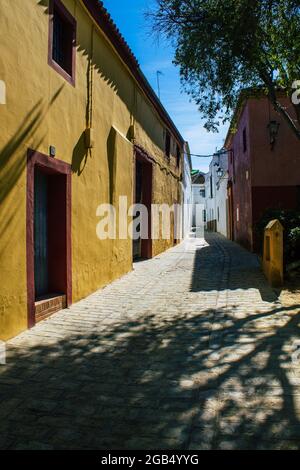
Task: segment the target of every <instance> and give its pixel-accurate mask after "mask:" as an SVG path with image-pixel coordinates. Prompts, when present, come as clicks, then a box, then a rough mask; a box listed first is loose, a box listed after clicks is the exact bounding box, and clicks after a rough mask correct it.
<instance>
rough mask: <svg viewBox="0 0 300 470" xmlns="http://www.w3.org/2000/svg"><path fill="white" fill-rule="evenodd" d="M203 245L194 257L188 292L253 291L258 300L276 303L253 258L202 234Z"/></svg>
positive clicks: (219, 238)
mask: <svg viewBox="0 0 300 470" xmlns="http://www.w3.org/2000/svg"><path fill="white" fill-rule="evenodd" d="M212 240H213V243H212ZM205 242H206V244H207V246H206V247H204V248H203V247H201V246H200V248H198V249H197V250H196V253H195V258H194V267H193V275H192V282H191V292H203V291H211V290H217V291H219V290H225V289H229V290H230V291H231V292H234V291H236V290H244V291H247V292H248V291H249V289H251V290H252V291H253V290H255V289H256V290H257V291H258V292H260V295H261V299H262V300H264V301H266V302H274V301H276V300H277V298H278V295H277V294H276V292H275V291H273V290H272V289H270V287H269V286H268V284H267V282H266V280H265V277H264V275H263V273H262V271H261V268H260V263H259V260H258V258H257V256H256V255H254V254H253V253H250V252H249V251H247V250H245V249H244V248H242V247H240V246H237V245H236V244H234V243H232V242H231V241H229V240H227V239H224V238H223V237H220V236H218V235H212V234H210V233H206V236H205Z"/></svg>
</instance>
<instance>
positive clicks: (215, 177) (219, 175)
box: [205, 151, 228, 237]
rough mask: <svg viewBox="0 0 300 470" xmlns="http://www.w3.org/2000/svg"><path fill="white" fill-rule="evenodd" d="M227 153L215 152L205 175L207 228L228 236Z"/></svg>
mask: <svg viewBox="0 0 300 470" xmlns="http://www.w3.org/2000/svg"><path fill="white" fill-rule="evenodd" d="M227 183H228V154H227V153H226V152H225V151H220V152H218V153H216V155H215V156H214V157H213V159H212V161H211V164H210V166H209V172H208V173H207V174H206V175H205V194H206V198H205V209H206V224H207V229H208V230H211V231H214V232H218V233H220V234H222V235H224V237H227V236H228V197H227Z"/></svg>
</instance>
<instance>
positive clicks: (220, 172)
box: [217, 167, 224, 178]
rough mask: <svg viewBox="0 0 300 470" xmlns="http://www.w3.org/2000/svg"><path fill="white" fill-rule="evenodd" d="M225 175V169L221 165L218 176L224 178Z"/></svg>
mask: <svg viewBox="0 0 300 470" xmlns="http://www.w3.org/2000/svg"><path fill="white" fill-rule="evenodd" d="M223 175H224V171H223V169H222V168H221V167H219V168H218V169H217V176H218V178H222V177H223Z"/></svg>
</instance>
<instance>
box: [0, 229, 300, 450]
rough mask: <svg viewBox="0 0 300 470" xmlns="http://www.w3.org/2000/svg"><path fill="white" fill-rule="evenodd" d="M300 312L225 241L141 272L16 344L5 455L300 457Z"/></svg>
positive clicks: (196, 244) (6, 404) (1, 400)
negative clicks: (140, 452)
mask: <svg viewBox="0 0 300 470" xmlns="http://www.w3.org/2000/svg"><path fill="white" fill-rule="evenodd" d="M299 303H300V302H299ZM299 308H300V305H294V306H293V305H292V306H291V307H286V308H283V307H282V306H281V304H280V302H279V301H278V299H277V296H276V294H275V292H273V290H272V289H271V288H269V287H268V285H267V283H266V281H265V279H264V276H263V274H262V273H261V271H260V269H259V264H258V261H257V258H256V257H255V256H254V255H252V254H250V253H248V252H247V251H245V250H243V249H242V248H240V247H239V246H238V245H236V244H234V243H232V242H230V241H228V240H226V239H224V238H222V237H221V236H218V235H208V236H207V237H206V239H205V240H202V239H197V238H194V239H189V240H187V241H186V242H184V243H182V244H181V245H179V246H176V247H174V248H172V249H171V250H169V251H168V252H166V253H164V254H162V255H160V256H158V257H156V258H154V259H153V260H149V261H142V262H139V263H136V264H135V265H134V271H133V272H132V273H130V274H128V275H126V276H124V277H123V278H122V279H120V280H118V281H116V282H114V283H113V284H111V285H109V286H107V287H106V288H105V289H102V290H100V291H98V292H96V293H95V294H93V295H91V296H90V297H88V298H87V299H85V300H82V301H81V302H79V303H77V304H74V305H73V306H72V307H71V308H70V309H68V310H64V311H61V312H59V313H57V314H55V315H54V316H53V317H51V318H50V319H48V320H46V321H44V322H42V323H40V324H38V325H37V326H36V327H34V328H33V329H32V330H30V331H26V332H24V333H23V334H21V335H19V336H18V337H17V338H14V339H13V340H11V341H9V342H8V343H7V349H8V351H7V365H6V366H0V448H1V449H6V448H9V449H11V448H12V449H32V448H33V449H79V448H80V449H167V448H168V449H192V450H198V449H199V450H200V449H299V448H300V359H299V360H298V358H297V354H295V341H296V342H297V340H298V341H299V340H300V338H299ZM293 353H294V354H293ZM299 356H300V354H299Z"/></svg>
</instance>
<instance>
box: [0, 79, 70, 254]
mask: <svg viewBox="0 0 300 470" xmlns="http://www.w3.org/2000/svg"><path fill="white" fill-rule="evenodd" d="M63 87H64V85H62V86H61V87H60V88H59V89H58V90H57V91H56V92H55V93H54V95H53V96H52V98H51V100H50V102H49V103H48V104H47V105H45V104H44V103H43V101H42V100H39V101H38V102H37V103H36V104H35V105H34V106H33V107H32V108H31V110H30V111H29V112H28V113H27V114H26V116H25V117H24V119H23V120H22V122H21V124H20V125H19V127H18V129H17V130H16V132H15V133H14V135H13V136H12V137H11V138H10V139H9V140H8V141H7V143H6V144H5V145H4V147H3V148H2V149H0V204H1V205H2V209H1V218H2V221H3V222H2V224H1V228H0V238H1V239H3V240H4V235H5V233H6V231H7V230H10V233H13V232H14V230H15V229H16V226H17V224H18V222H19V220H18V217H17V216H16V213H17V201H12V202H13V203H14V204H16V208H15V209H16V210H15V211H14V210H13V209H12V207H11V205H9V206H6V209H5V208H4V206H3V203H4V202H5V200H6V199H7V198H8V197H9V196H10V193H11V191H12V190H13V189H14V188H15V187H16V185H17V183H18V181H19V179H20V177H21V176H22V175H23V173H24V171H25V168H26V164H27V153H26V150H28V149H27V148H26V142H28V141H29V140H30V139H33V140H34V138H35V134H36V133H37V131H38V130H39V129H40V128H41V126H42V124H43V120H44V119H45V116H46V115H47V113H48V112H49V110H50V108H51V107H52V105H53V104H54V103H55V101H56V100H57V98H58V97H59V95H60V93H61V91H62V89H63ZM43 140H44V137H41V138H40V139H39V140H36V141H34V148H36V149H38V148H39V146H40V145H41V144H42V142H43ZM19 151H23V152H24V154H23V156H22V158H20V155H18V152H19ZM5 248H6V246H5V244H2V246H1V251H2V252H3V251H4V250H5Z"/></svg>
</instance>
